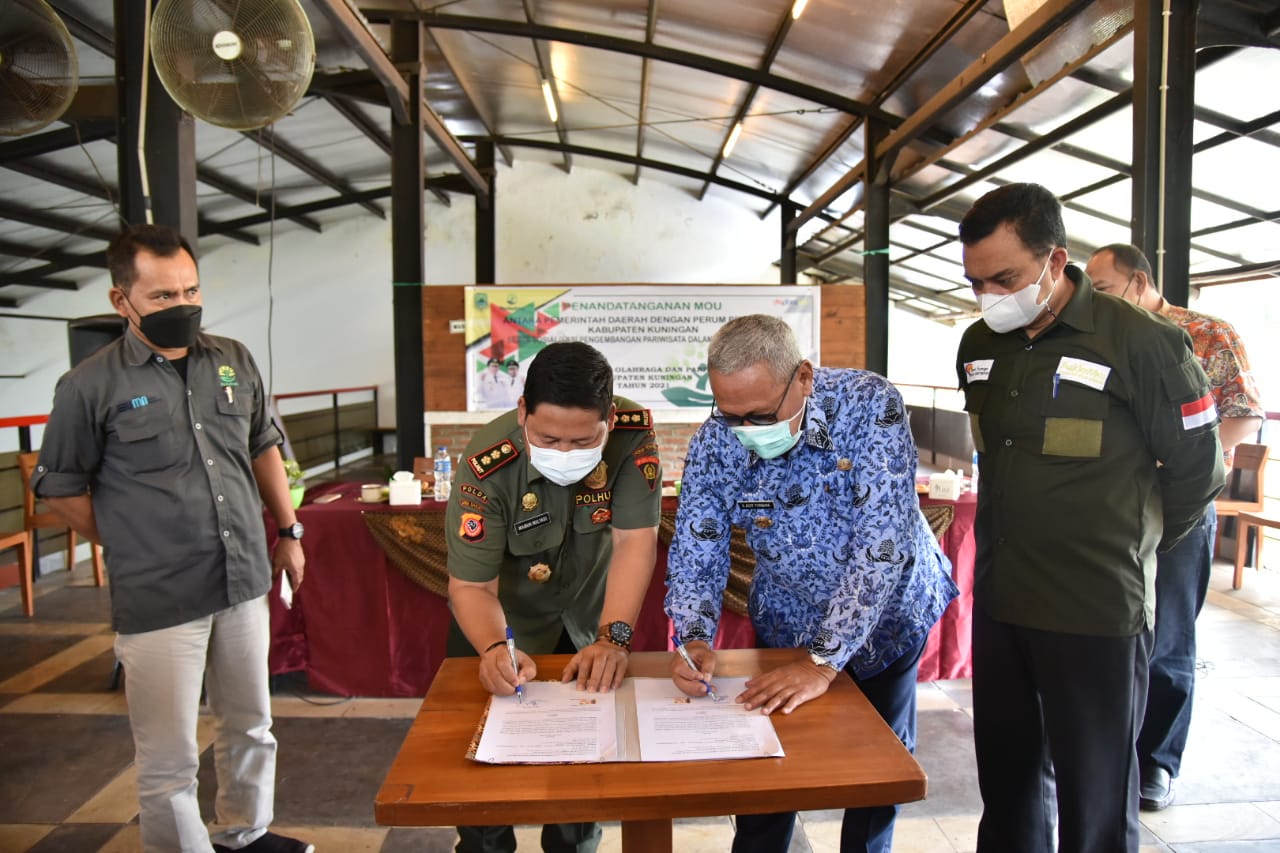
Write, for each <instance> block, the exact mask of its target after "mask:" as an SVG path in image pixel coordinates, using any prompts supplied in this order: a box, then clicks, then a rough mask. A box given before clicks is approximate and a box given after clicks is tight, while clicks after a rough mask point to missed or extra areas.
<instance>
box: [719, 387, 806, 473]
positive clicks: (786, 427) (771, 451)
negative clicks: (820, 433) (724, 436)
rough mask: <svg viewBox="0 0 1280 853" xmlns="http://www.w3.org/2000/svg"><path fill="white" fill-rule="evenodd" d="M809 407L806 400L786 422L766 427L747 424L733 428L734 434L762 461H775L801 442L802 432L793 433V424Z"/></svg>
mask: <svg viewBox="0 0 1280 853" xmlns="http://www.w3.org/2000/svg"><path fill="white" fill-rule="evenodd" d="M808 405H809V398H808V397H805V398H804V405H803V406H801V407H800V411H798V412H796V413H795V414H794V415H792V416H791V417H789V418H787V419H786V420H785V421H778V422H777V423H775V424H767V425H765V426H756V425H754V424H746V425H743V426H736V427H732V429H733V434H734V435H736V436H737V437H738V441H740V442H742V446H743V447H745V448H747V450H750V451H752V452H754V453H755V454H756V455H757V456H759V457H760V458H761V459H775V458H777V457H779V456H781V455H782V454H784V453H786V452H787V451H788V450H790V449H791V448H793V447H795V446H796V442H798V441H799V440H800V431H799V430H797V431H796V432H794V433H793V432H792V431H791V423H792V421H794V420H795V419H796V418H798V417H800V416H801V415H803V414H804V412H805V409H806V408H807V407H808Z"/></svg>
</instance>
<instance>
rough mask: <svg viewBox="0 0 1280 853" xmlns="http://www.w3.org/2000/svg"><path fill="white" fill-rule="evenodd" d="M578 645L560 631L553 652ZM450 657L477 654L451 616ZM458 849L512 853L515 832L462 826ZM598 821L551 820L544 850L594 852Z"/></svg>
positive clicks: (505, 828)
mask: <svg viewBox="0 0 1280 853" xmlns="http://www.w3.org/2000/svg"><path fill="white" fill-rule="evenodd" d="M576 651H577V648H576V647H575V646H574V645H573V641H572V640H570V639H569V634H568V633H567V632H562V633H561V634H560V641H559V642H558V643H556V648H555V652H554V654H573V653H574V652H576ZM445 653H446V654H447V655H448V656H449V657H459V658H461V657H476V650H475V649H473V648H472V647H471V643H470V642H469V641H468V640H467V637H466V635H465V634H463V633H462V629H461V628H459V627H458V623H457V621H456V620H450V624H449V637H448V640H446V642H445ZM457 829H458V846H457V847H455V848H454V850H455V851H457V853H512V851H514V850H515V849H516V833H515V830H514V829H512V828H511V827H510V826H459V827H458V828H457ZM600 836H601V831H600V824H598V823H549V824H547V825H546V826H544V827H542V849H543V851H544V853H595V851H596V848H597V847H599V846H600Z"/></svg>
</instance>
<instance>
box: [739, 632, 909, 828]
mask: <svg viewBox="0 0 1280 853" xmlns="http://www.w3.org/2000/svg"><path fill="white" fill-rule="evenodd" d="M924 643H925V641H924V640H921V641H920V643H919V644H918V645H916V646H915V647H913V648H911V649H909V650H908V651H907V652H906V653H905V654H904V655H903V656H902V657H900V658H898V659H897V660H896V661H894V662H893V664H891V665H890V666H889V668H888V669H886V670H885V671H884V672H881V673H879V674H878V675H873V676H871V677H870V678H862V679H860V678H858V677H857V676H854V675H853V673H849V675H850V676H851V677H852V678H853V680H854V683H855V684H857V685H858V687H859V688H860V689H861V690H862V693H863V695H864V696H866V697H867V701H868V702H870V703H871V706H872V707H873V708H875V709H876V711H877V712H878V713H879V714H880V716H881V717H882V718H883V719H884V721H885V722H886V723H888V724H889V728H891V729H893V731H894V733H895V734H897V736H898V739H899V740H901V741H902V743H903V745H904V746H906V748H907V749H908V750H909V751H911V752H912V753H914V752H915V751H916V671H917V669H918V668H919V665H920V654H921V653H922V652H923V651H924ZM815 701H818V702H821V701H822V700H821V699H817V700H815ZM897 816H898V807H897V806H875V807H871V808H865V809H845V811H844V821H843V823H842V824H841V826H840V853H889V851H890V849H891V848H892V847H893V821H894V819H895V818H896V817H897ZM795 824H796V813H795V812H775V813H773V814H743V815H738V816H737V831H736V832H735V833H734V836H733V853H786V850H787V849H788V848H789V847H790V846H791V833H792V832H793V831H794V829H795Z"/></svg>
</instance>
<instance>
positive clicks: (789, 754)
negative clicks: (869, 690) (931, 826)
mask: <svg viewBox="0 0 1280 853" xmlns="http://www.w3.org/2000/svg"><path fill="white" fill-rule="evenodd" d="M802 655H803V652H802V651H800V650H796V649H764V650H756V649H742V650H729V651H721V652H719V653H718V655H717V666H716V672H717V673H719V674H721V675H726V676H730V675H752V674H755V673H758V672H761V671H763V670H767V669H772V668H774V667H776V666H779V665H781V664H783V663H786V662H788V661H791V660H797V659H799V658H800V657H801V656H802ZM670 659H671V656H670V655H669V654H667V653H665V652H637V653H635V654H633V655H632V656H631V662H630V666H629V668H628V675H638V676H660V677H665V676H667V674H668V671H669V666H670ZM534 660H535V661H536V662H537V665H538V674H539V676H540V677H544V678H546V677H558V676H559V673H560V672H561V670H562V669H563V668H564V665H565V664H566V663H567V662H568V660H569V656H568V655H541V656H536V657H535V658H534ZM478 668H479V661H478V659H475V658H448V659H446V660H445V662H444V664H443V665H442V666H441V668H440V672H439V675H438V677H437V678H436V679H435V680H434V681H432V683H431V688H430V690H429V691H428V692H427V696H426V699H425V700H424V701H423V703H422V708H421V709H420V710H419V711H418V716H417V718H416V719H415V720H414V722H413V727H412V728H411V729H410V730H409V734H408V735H407V736H406V737H405V741H404V744H403V745H402V746H401V748H400V754H399V755H398V756H396V760H395V762H394V763H393V764H392V765H391V769H390V770H389V771H388V772H387V777H386V779H385V780H384V781H383V784H382V790H380V791H379V792H378V797H377V800H376V801H375V806H374V814H375V816H376V818H377V821H378V823H379V824H382V825H383V826H458V825H459V824H461V825H464V826H467V825H489V824H542V823H572V822H581V821H610V820H618V821H621V822H622V849H623V850H624V851H632V853H670V851H671V849H672V848H671V821H672V818H677V817H698V816H705V815H729V814H744V813H746V814H750V813H757V814H758V813H767V812H776V811H785V810H791V809H796V810H800V809H835V808H849V807H854V806H875V805H889V804H892V803H905V802H911V801H914V800H919V799H923V798H924V796H925V792H926V790H927V787H928V780H927V779H926V777H925V774H924V770H922V769H921V767H920V765H919V764H917V763H916V761H915V759H914V758H913V757H912V756H911V754H910V753H908V752H907V750H906V748H905V747H903V745H902V743H901V742H900V741H899V740H898V738H897V737H896V736H895V735H894V734H893V732H892V731H891V730H890V729H889V727H888V726H887V725H885V723H884V721H883V720H881V719H880V717H879V715H878V714H876V712H875V709H873V708H872V707H871V705H870V703H868V702H867V700H866V698H865V697H863V695H862V693H861V691H859V690H858V688H857V687H855V686H854V684H853V681H851V680H850V679H849V677H848V676H846V675H844V674H841V675H840V676H839V677H837V678H836V680H835V681H834V682H833V683H832V685H831V688H830V689H829V690H828V691H827V693H826V695H825V696H823V697H822V698H820V699H816V700H814V701H812V702H808V703H806V704H805V705H802V706H801V707H800V708H798V709H797V710H796V711H795V712H794V713H792V714H790V715H784V714H775V715H774V716H773V723H774V727H775V728H776V729H777V732H778V737H779V738H780V739H781V741H782V748H783V750H784V751H785V752H786V756H785V757H783V758H758V759H749V760H740V761H690V762H681V763H679V764H678V765H673V764H671V763H667V762H617V763H604V764H565V765H511V764H508V765H490V764H481V763H479V762H475V761H469V760H467V758H465V757H464V754H465V752H466V748H467V744H468V742H469V741H470V739H471V737H472V735H473V734H474V733H475V730H476V724H477V723H478V722H479V719H480V715H481V712H482V711H483V709H484V707H485V702H486V701H487V699H488V694H487V693H486V692H485V691H484V689H483V688H482V687H481V686H480V682H479V680H478V678H477V672H478Z"/></svg>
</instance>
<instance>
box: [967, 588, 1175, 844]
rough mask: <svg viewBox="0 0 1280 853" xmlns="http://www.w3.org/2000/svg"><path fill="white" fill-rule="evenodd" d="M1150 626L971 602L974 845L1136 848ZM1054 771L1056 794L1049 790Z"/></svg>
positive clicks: (1053, 785) (1052, 789) (1052, 788)
mask: <svg viewBox="0 0 1280 853" xmlns="http://www.w3.org/2000/svg"><path fill="white" fill-rule="evenodd" d="M1150 650H1151V633H1150V632H1149V631H1144V632H1143V633H1141V634H1138V635H1136V636H1132V637H1092V636H1082V635H1077V634H1060V633H1055V632H1052V631H1039V630H1035V629H1033V628H1022V627H1019V626H1016V625H1010V624H1008V623H1004V622H997V621H995V620H993V619H991V618H990V617H988V616H987V615H986V614H984V613H983V611H982V607H981V606H977V607H975V608H974V611H973V740H974V748H975V750H976V753H977V759H978V786H979V788H980V789H981V792H982V820H981V822H980V823H979V825H978V853H1054V850H1055V846H1054V842H1053V826H1054V813H1055V805H1056V812H1057V819H1058V844H1057V846H1056V850H1057V851H1059V853H1137V850H1138V761H1137V752H1136V749H1135V742H1136V740H1137V736H1138V728H1139V726H1140V725H1141V724H1142V714H1143V708H1144V707H1145V706H1146V685H1147V655H1148V654H1149V653H1150ZM1055 783H1056V796H1055Z"/></svg>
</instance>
